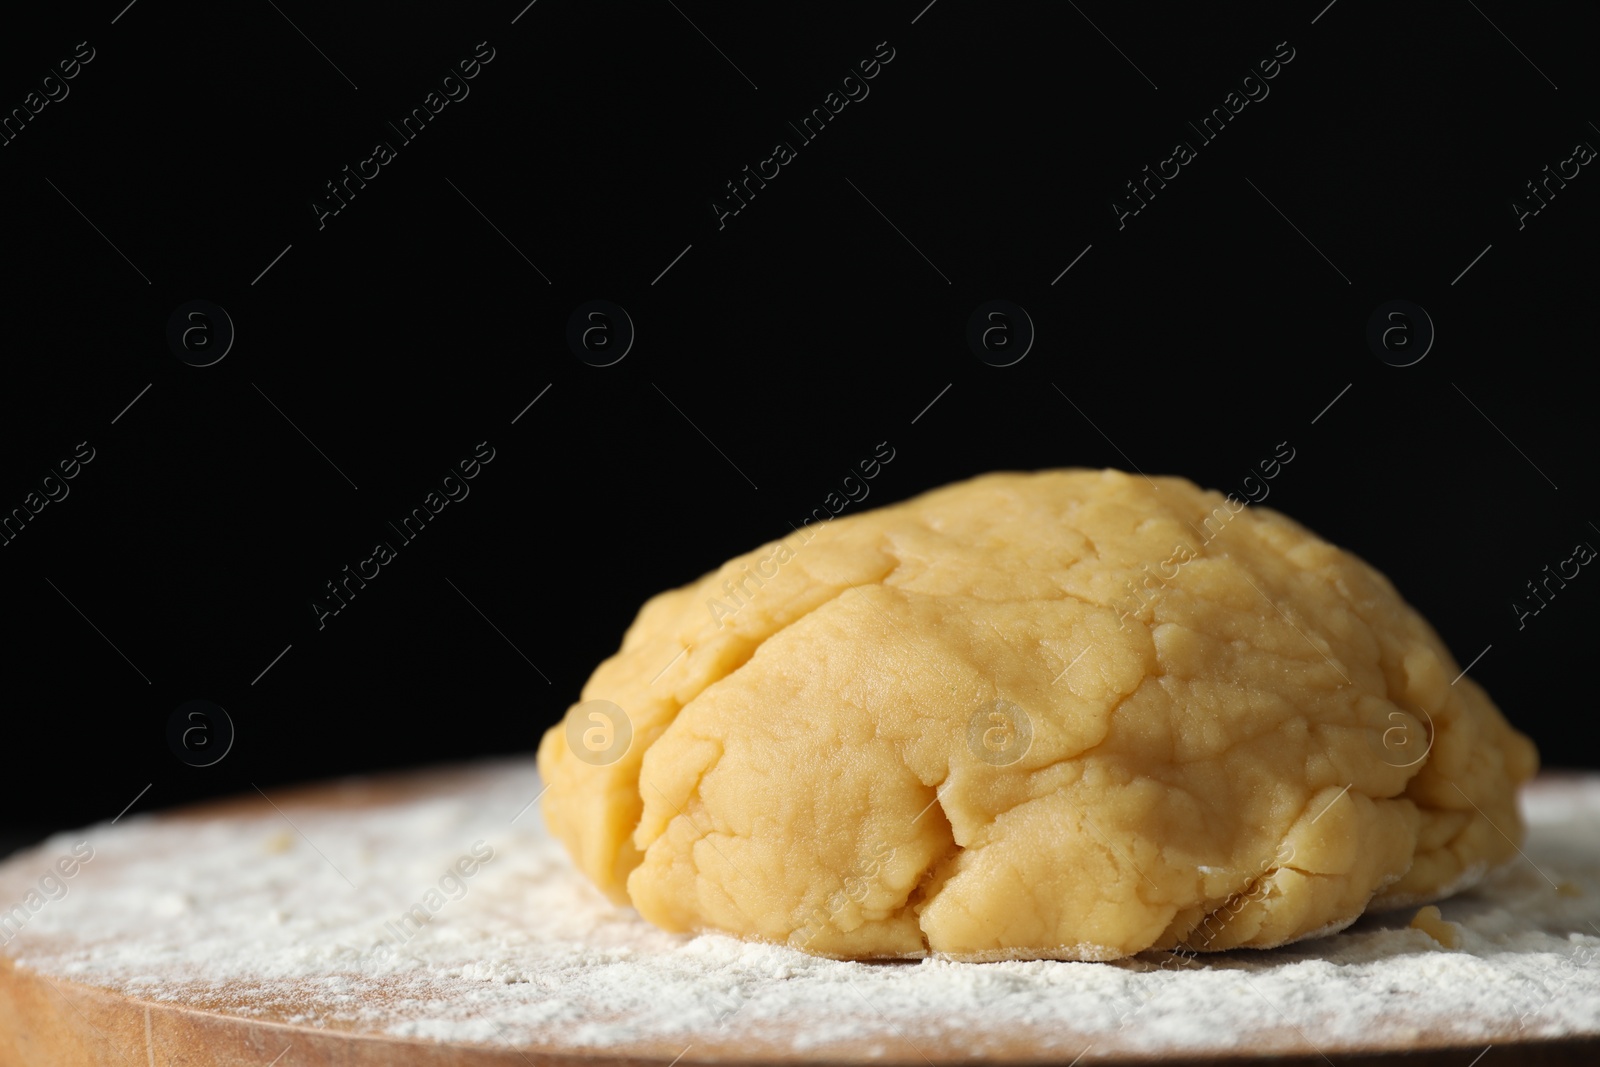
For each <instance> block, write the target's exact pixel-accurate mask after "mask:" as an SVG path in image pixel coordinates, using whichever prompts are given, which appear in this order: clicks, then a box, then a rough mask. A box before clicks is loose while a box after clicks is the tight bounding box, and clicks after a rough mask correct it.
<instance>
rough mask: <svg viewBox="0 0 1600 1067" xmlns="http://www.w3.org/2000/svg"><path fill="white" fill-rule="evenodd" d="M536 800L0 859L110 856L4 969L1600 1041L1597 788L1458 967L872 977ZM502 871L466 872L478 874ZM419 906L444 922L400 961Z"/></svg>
mask: <svg viewBox="0 0 1600 1067" xmlns="http://www.w3.org/2000/svg"><path fill="white" fill-rule="evenodd" d="M538 791H539V782H538V779H537V776H536V774H535V772H534V769H533V764H532V761H531V760H515V761H501V762H493V763H485V764H481V765H476V766H474V767H472V768H471V769H470V770H469V771H467V772H466V773H464V774H461V775H456V776H450V775H443V776H436V777H434V778H431V779H428V780H426V781H425V782H423V783H422V784H420V785H419V786H418V787H417V788H416V789H414V790H413V791H412V792H411V793H409V794H407V795H405V796H404V797H403V799H401V800H391V801H390V802H388V803H385V804H382V805H378V806H368V807H364V808H354V809H349V810H344V811H339V810H330V809H327V808H312V807H304V806H299V805H297V804H295V803H294V802H293V801H292V799H291V798H289V797H287V795H286V796H284V797H274V800H275V801H278V802H279V803H280V805H281V807H282V809H283V813H282V814H280V812H278V811H276V810H274V809H273V808H272V807H271V806H270V805H269V804H267V803H266V802H265V801H261V802H260V803H259V805H256V806H254V807H250V806H245V807H242V808H240V809H238V810H237V811H236V812H235V813H232V814H229V815H228V816H227V817H226V818H218V819H212V820H209V821H207V820H200V819H196V818H192V817H191V818H175V817H173V816H164V815H156V816H146V817H134V816H129V817H127V818H124V819H123V820H121V822H120V823H119V824H118V825H116V826H109V825H104V824H102V825H98V826H93V827H89V828H87V829H85V830H83V831H80V832H77V833H72V834H62V835H58V836H56V837H54V838H52V839H51V840H49V841H47V842H45V843H44V844H43V845H41V846H40V847H39V848H37V849H34V850H30V851H29V852H26V853H23V854H21V855H19V856H17V857H13V858H12V859H10V860H8V861H6V863H5V864H3V865H0V894H3V895H0V900H5V901H11V900H15V899H19V898H20V897H21V895H22V894H23V893H24V892H25V891H26V889H27V887H28V886H30V885H35V884H37V882H38V879H39V876H40V875H41V874H42V873H44V872H45V871H46V870H47V868H48V867H49V865H50V864H52V863H53V862H54V860H55V859H56V857H57V856H60V855H64V854H66V853H67V852H68V850H69V849H70V848H71V846H72V845H73V844H74V843H76V842H79V841H82V840H87V841H89V842H90V843H91V844H92V846H93V847H94V849H95V856H94V859H93V861H92V862H90V863H88V864H86V865H84V866H83V868H82V869H81V871H80V872H79V873H78V875H77V876H76V877H75V878H74V879H72V880H71V881H70V882H69V883H68V886H69V891H68V893H67V895H66V896H65V897H63V898H62V899H59V900H53V901H50V902H48V903H47V904H45V905H44V906H43V907H42V908H40V910H39V911H38V912H37V913H35V914H33V915H32V916H31V917H30V918H29V921H28V922H27V925H26V926H25V927H24V928H23V930H22V931H21V932H20V933H19V934H18V935H17V936H16V937H15V938H14V939H13V940H11V941H10V942H9V943H8V944H6V945H5V947H4V949H0V951H4V952H5V953H6V954H8V955H10V956H11V957H12V958H13V959H14V960H16V961H17V963H18V964H19V966H22V967H25V968H32V969H34V970H37V971H40V972H43V973H45V974H46V975H49V976H52V977H63V978H70V979H72V980H75V981H78V982H82V983H86V984H90V985H96V986H101V987H105V988H109V989H113V990H117V991H120V992H122V993H125V994H128V995H130V996H132V997H135V998H138V999H142V1000H147V1001H152V1002H176V1003H181V1004H187V1005H193V1006H195V1007H200V1008H205V1009H208V1010H211V1011H217V1012H223V1013H227V1014H234V1015H241V1016H246V1017H250V1018H254V1019H259V1020H262V1021H267V1020H271V1021H278V1022H288V1023H293V1024H298V1025H303V1026H314V1027H325V1026H332V1027H337V1028H339V1029H354V1030H358V1031H365V1032H370V1033H375V1034H387V1035H391V1036H397V1037H413V1038H424V1039H432V1040H437V1041H442V1042H458V1043H481V1044H491V1045H505V1044H512V1045H515V1046H518V1047H522V1048H526V1049H544V1050H584V1049H588V1050H597V1051H606V1052H609V1053H612V1054H618V1055H620V1054H626V1053H630V1052H634V1053H640V1054H648V1055H662V1054H665V1055H667V1056H671V1055H672V1054H674V1053H675V1052H676V1051H677V1050H679V1049H682V1048H683V1047H684V1046H686V1045H690V1044H693V1045H694V1046H695V1047H696V1048H698V1049H699V1050H700V1053H698V1054H697V1056H696V1057H691V1058H698V1056H699V1055H702V1054H703V1055H709V1054H713V1053H715V1051H716V1050H717V1049H719V1048H720V1049H740V1050H746V1051H748V1050H750V1049H752V1048H762V1047H765V1048H769V1049H773V1050H776V1051H783V1052H789V1053H791V1054H792V1053H795V1052H799V1053H803V1054H809V1055H815V1056H819V1057H820V1056H833V1057H838V1058H844V1059H870V1058H874V1057H880V1058H881V1057H889V1058H905V1054H906V1050H907V1046H910V1048H912V1049H914V1050H916V1051H918V1052H921V1051H923V1050H927V1051H929V1052H933V1051H935V1050H937V1052H938V1053H939V1054H940V1055H942V1056H943V1057H945V1058H950V1057H952V1056H970V1055H982V1054H985V1053H991V1054H993V1053H997V1052H1001V1051H1004V1050H1006V1049H1012V1050H1015V1049H1016V1048H1018V1047H1020V1046H1024V1045H1025V1046H1026V1047H1027V1048H1028V1049H1030V1050H1033V1052H1034V1054H1035V1055H1061V1056H1065V1057H1066V1058H1068V1059H1070V1058H1071V1057H1072V1056H1075V1055H1077V1054H1078V1053H1079V1052H1080V1051H1082V1050H1083V1049H1084V1048H1085V1047H1086V1046H1089V1045H1091V1044H1092V1045H1094V1047H1095V1048H1096V1049H1097V1050H1098V1052H1097V1055H1103V1054H1106V1053H1108V1052H1112V1051H1116V1050H1121V1051H1124V1052H1127V1053H1141V1052H1144V1053H1155V1052H1161V1051H1172V1050H1177V1049H1182V1050H1184V1051H1187V1052H1203V1051H1222V1050H1227V1049H1239V1048H1246V1047H1248V1048H1250V1049H1252V1050H1264V1049H1272V1050H1277V1051H1300V1052H1306V1051H1309V1049H1308V1047H1307V1046H1308V1045H1309V1046H1312V1047H1314V1048H1316V1049H1318V1050H1320V1051H1324V1052H1330V1053H1331V1052H1334V1051H1350V1050H1355V1049H1361V1048H1370V1047H1376V1046H1378V1045H1381V1044H1384V1043H1391V1042H1403V1041H1404V1040H1406V1039H1407V1038H1408V1037H1414V1038H1416V1039H1417V1040H1421V1041H1424V1042H1429V1043H1434V1044H1449V1045H1463V1046H1465V1045H1470V1044H1472V1043H1474V1042H1476V1043H1487V1042H1489V1041H1490V1040H1491V1039H1495V1040H1508V1039H1509V1040H1515V1039H1519V1038H1523V1039H1525V1038H1534V1037H1553V1036H1573V1035H1587V1036H1591V1037H1596V1038H1597V1039H1600V777H1588V778H1558V779H1545V780H1541V781H1540V782H1538V783H1536V784H1535V785H1534V786H1533V787H1531V788H1530V789H1528V790H1527V791H1525V793H1524V797H1523V807H1524V810H1525V812H1526V813H1527V815H1528V818H1529V821H1530V825H1531V834H1530V840H1529V842H1528V843H1527V844H1526V845H1525V846H1524V851H1525V853H1526V855H1527V859H1526V860H1518V861H1517V862H1515V863H1514V864H1512V865H1510V866H1507V867H1504V868H1501V869H1498V870H1495V871H1492V872H1490V873H1489V874H1488V875H1487V876H1486V877H1485V878H1484V880H1483V881H1482V882H1481V883H1480V884H1479V885H1478V886H1477V887H1476V888H1475V889H1473V890H1471V891H1469V892H1467V893H1465V894H1463V895H1461V896H1459V897H1455V898H1452V899H1450V900H1446V901H1444V902H1442V903H1441V905H1440V907H1441V911H1442V915H1443V919H1444V920H1448V921H1450V922H1452V923H1454V924H1456V925H1457V926H1458V927H1459V931H1460V932H1459V940H1460V947H1459V948H1458V949H1455V950H1453V951H1452V950H1446V949H1444V948H1443V947H1442V946H1441V945H1440V943H1439V942H1438V941H1436V940H1434V939H1433V938H1432V937H1430V936H1429V935H1428V934H1427V933H1426V932H1424V931H1423V930H1421V929H1414V928H1411V927H1410V926H1408V924H1409V923H1410V921H1411V919H1412V917H1413V914H1414V913H1415V909H1410V910H1406V911H1392V912H1387V913H1383V914H1380V915H1369V916H1366V917H1363V918H1362V919H1361V920H1360V921H1358V922H1357V923H1356V924H1355V925H1354V926H1352V927H1350V928H1349V929H1347V930H1345V931H1343V932H1342V933H1337V934H1334V935H1332V936H1329V937H1326V938H1323V939H1320V940H1316V941H1308V942H1301V943H1299V944H1296V945H1292V946H1289V947H1286V948H1282V949H1275V950H1269V951H1251V950H1238V951H1234V952H1229V953H1222V954H1216V955H1205V956H1201V957H1200V958H1199V960H1198V961H1195V962H1192V963H1188V964H1183V965H1180V963H1179V962H1178V961H1177V960H1176V958H1175V957H1171V956H1168V955H1167V954H1164V953H1146V954H1145V955H1143V956H1140V957H1137V958H1135V959H1133V960H1124V961H1121V962H1117V963H1058V962H1047V961H1035V962H1005V963H989V964H969V963H951V962H947V961H940V960H922V961H909V962H891V963H870V964H861V963H847V962H839V961H833V960H825V959H818V958H814V957H810V956H807V955H804V954H802V953H800V952H796V951H793V950H790V949H787V948H782V947H778V946H772V945H761V944H750V943H745V942H740V941H736V940H733V939H731V938H727V937H723V936H719V935H705V936H686V935H684V936H680V935H673V934H667V933H664V932H662V931H660V930H657V929H655V928H653V927H651V926H649V925H648V924H646V923H644V922H643V921H642V920H641V919H639V918H638V917H637V916H636V915H634V914H633V913H632V912H631V911H630V910H627V909H619V908H615V907H613V906H612V905H611V904H610V903H609V902H607V901H606V900H605V899H604V898H603V897H602V896H601V895H600V894H599V893H598V892H597V891H595V890H594V889H593V888H592V887H591V886H590V885H589V884H588V883H587V882H586V881H584V880H583V879H582V877H581V876H579V875H578V874H577V873H576V872H575V871H574V869H573V868H572V866H571V865H570V864H569V863H568V861H567V859H566V856H565V854H564V852H563V851H562V849H561V847H560V845H559V844H558V843H557V842H555V841H554V840H552V839H551V838H550V837H549V835H548V834H547V833H546V832H545V830H544V826H543V823H542V820H541V817H540V814H539V812H538V809H537V805H535V806H534V807H531V808H528V809H527V810H526V811H525V812H523V814H521V815H520V816H518V817H517V818H516V821H515V822H514V823H513V822H512V817H513V816H515V815H517V813H518V811H519V809H522V808H523V807H524V805H526V804H527V803H528V801H529V799H530V798H532V797H533V796H535V794H537V793H538ZM288 820H292V821H293V824H294V825H293V827H291V826H290V825H289V821H288ZM295 828H297V829H295ZM286 834H287V835H288V836H285V835H286ZM489 850H492V858H490V859H488V860H487V861H483V862H475V863H470V864H467V867H470V868H473V873H471V875H470V876H462V875H461V874H460V868H455V865H456V864H457V863H458V861H462V860H463V859H474V858H475V857H481V856H482V855H483V854H484V853H485V852H487V851H489ZM452 868H455V869H456V871H457V873H456V875H455V877H453V878H452V877H447V875H448V874H449V872H450V871H451V870H452ZM462 889H464V893H463V892H461V890H462ZM430 891H437V892H435V893H433V894H432V895H430ZM452 896H458V897H459V899H450V898H451V897H452ZM414 905H416V906H418V907H419V908H420V909H421V914H428V911H429V909H430V908H432V909H433V910H432V915H431V918H430V919H429V921H427V922H426V923H425V924H422V925H421V926H420V929H419V930H418V932H416V933H415V935H414V936H412V937H410V938H409V939H408V940H406V941H405V942H404V943H403V944H402V943H400V938H399V937H398V936H397V935H396V933H395V930H397V929H400V928H401V926H402V923H401V917H402V916H403V915H405V914H406V913H407V911H408V910H409V909H412V908H413V906H414ZM391 924H392V925H391ZM405 925H408V926H412V927H415V926H417V923H416V922H415V921H414V920H412V921H411V922H409V923H408V924H405ZM1163 964H1165V966H1164V965H1163Z"/></svg>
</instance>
